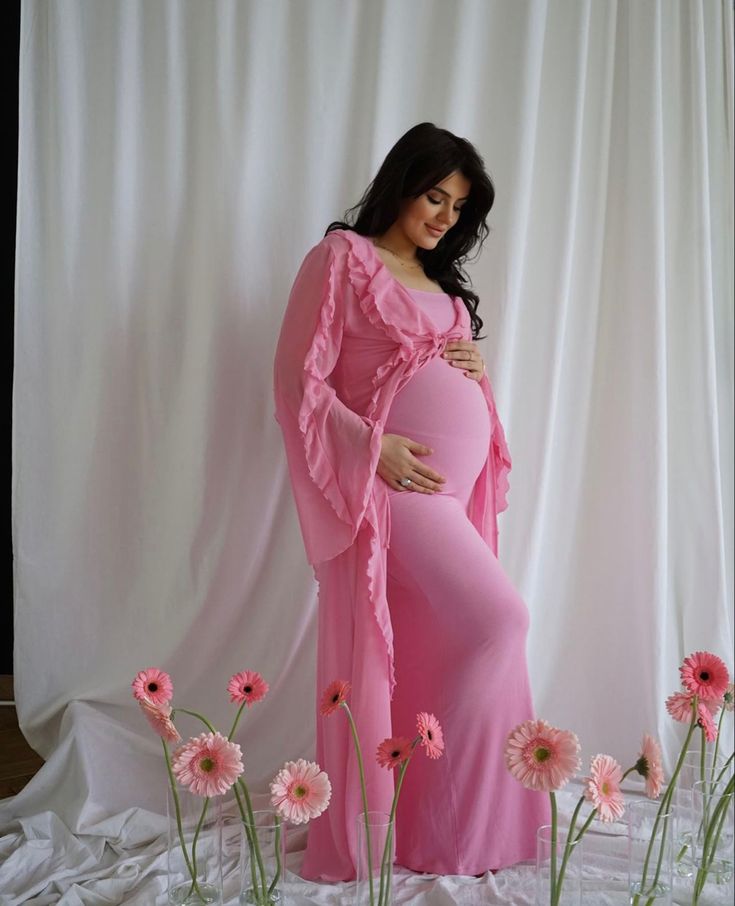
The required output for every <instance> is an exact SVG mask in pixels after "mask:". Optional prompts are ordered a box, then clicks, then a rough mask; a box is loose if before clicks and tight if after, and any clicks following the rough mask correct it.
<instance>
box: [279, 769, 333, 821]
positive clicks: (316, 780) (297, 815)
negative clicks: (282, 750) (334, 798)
mask: <svg viewBox="0 0 735 906" xmlns="http://www.w3.org/2000/svg"><path fill="white" fill-rule="evenodd" d="M270 788H271V805H272V806H273V807H274V808H275V809H276V811H277V812H278V814H279V815H281V817H282V818H285V819H286V820H287V821H290V822H291V823H292V824H306V822H307V821H310V820H311V819H312V818H317V817H318V816H319V815H321V813H322V812H323V811H324V809H326V807H327V806H328V805H329V799H330V797H331V795H332V784H331V783H330V782H329V777H327V775H326V773H325V772H324V771H322V770H321V769H320V767H319V765H318V764H315V763H314V762H313V761H304V759H303V758H299V760H298V761H287V762H286V764H284V766H283V767H282V768H281V770H280V771H279V772H278V773H277V774H276V776H275V777H274V778H273V780H272V781H271V785H270Z"/></svg>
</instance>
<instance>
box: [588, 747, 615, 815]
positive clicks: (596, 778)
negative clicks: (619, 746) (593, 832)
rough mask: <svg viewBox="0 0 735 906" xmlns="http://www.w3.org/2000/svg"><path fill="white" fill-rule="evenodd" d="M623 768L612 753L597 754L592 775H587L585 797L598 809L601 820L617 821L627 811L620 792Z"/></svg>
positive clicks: (592, 766)
mask: <svg viewBox="0 0 735 906" xmlns="http://www.w3.org/2000/svg"><path fill="white" fill-rule="evenodd" d="M622 779H623V769H622V768H621V767H620V765H619V764H618V763H617V761H615V759H614V758H612V757H611V756H610V755H595V757H594V758H593V759H592V763H591V764H590V776H589V777H585V779H584V782H585V784H586V789H585V791H584V798H585V799H586V800H587V802H591V803H592V804H593V805H594V807H595V808H596V809H597V815H598V817H599V819H600V821H616V820H617V819H618V818H620V817H621V816H622V814H623V812H624V811H625V800H624V799H623V794H622V793H621V792H620V783H621V781H622Z"/></svg>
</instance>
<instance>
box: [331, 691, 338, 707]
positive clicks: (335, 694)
mask: <svg viewBox="0 0 735 906" xmlns="http://www.w3.org/2000/svg"><path fill="white" fill-rule="evenodd" d="M338 701H339V692H335V693H334V695H333V696H332V704H333V705H336V704H337V702H338Z"/></svg>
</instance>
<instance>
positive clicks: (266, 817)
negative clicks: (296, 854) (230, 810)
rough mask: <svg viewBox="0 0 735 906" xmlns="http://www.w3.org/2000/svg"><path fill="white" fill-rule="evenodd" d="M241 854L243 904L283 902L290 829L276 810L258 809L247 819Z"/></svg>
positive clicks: (269, 904) (263, 905)
mask: <svg viewBox="0 0 735 906" xmlns="http://www.w3.org/2000/svg"><path fill="white" fill-rule="evenodd" d="M240 855H241V858H240V903H241V904H243V906H245V904H247V906H251V904H254V906H273V904H275V903H280V904H283V903H284V902H285V898H284V893H283V891H284V873H285V868H286V829H285V826H284V824H283V822H282V819H281V818H280V816H279V815H278V814H277V813H276V812H275V811H273V810H272V809H261V810H256V811H253V813H252V817H250V816H248V819H247V820H246V821H243V823H242V836H241V846H240Z"/></svg>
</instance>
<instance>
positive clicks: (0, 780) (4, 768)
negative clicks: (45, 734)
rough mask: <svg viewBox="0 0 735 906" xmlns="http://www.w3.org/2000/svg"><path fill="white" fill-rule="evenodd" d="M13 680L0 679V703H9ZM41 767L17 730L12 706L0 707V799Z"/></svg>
mask: <svg viewBox="0 0 735 906" xmlns="http://www.w3.org/2000/svg"><path fill="white" fill-rule="evenodd" d="M13 698H14V696H13V677H12V676H0V701H11V700H12V699H13ZM42 764H43V758H41V756H40V755H37V754H36V753H35V752H34V751H33V749H32V748H31V747H30V746H29V745H28V743H27V742H26V741H25V738H24V737H23V734H22V733H21V732H20V729H19V727H18V717H17V715H16V713H15V708H14V707H13V706H12V705H0V799H5V798H6V797H8V796H14V795H15V794H16V793H18V792H19V791H20V790H22V789H23V787H24V786H25V785H26V784H27V783H28V781H29V780H30V779H31V777H33V775H34V774H35V773H36V772H37V771H38V769H39V768H40V767H41V765H42Z"/></svg>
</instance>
